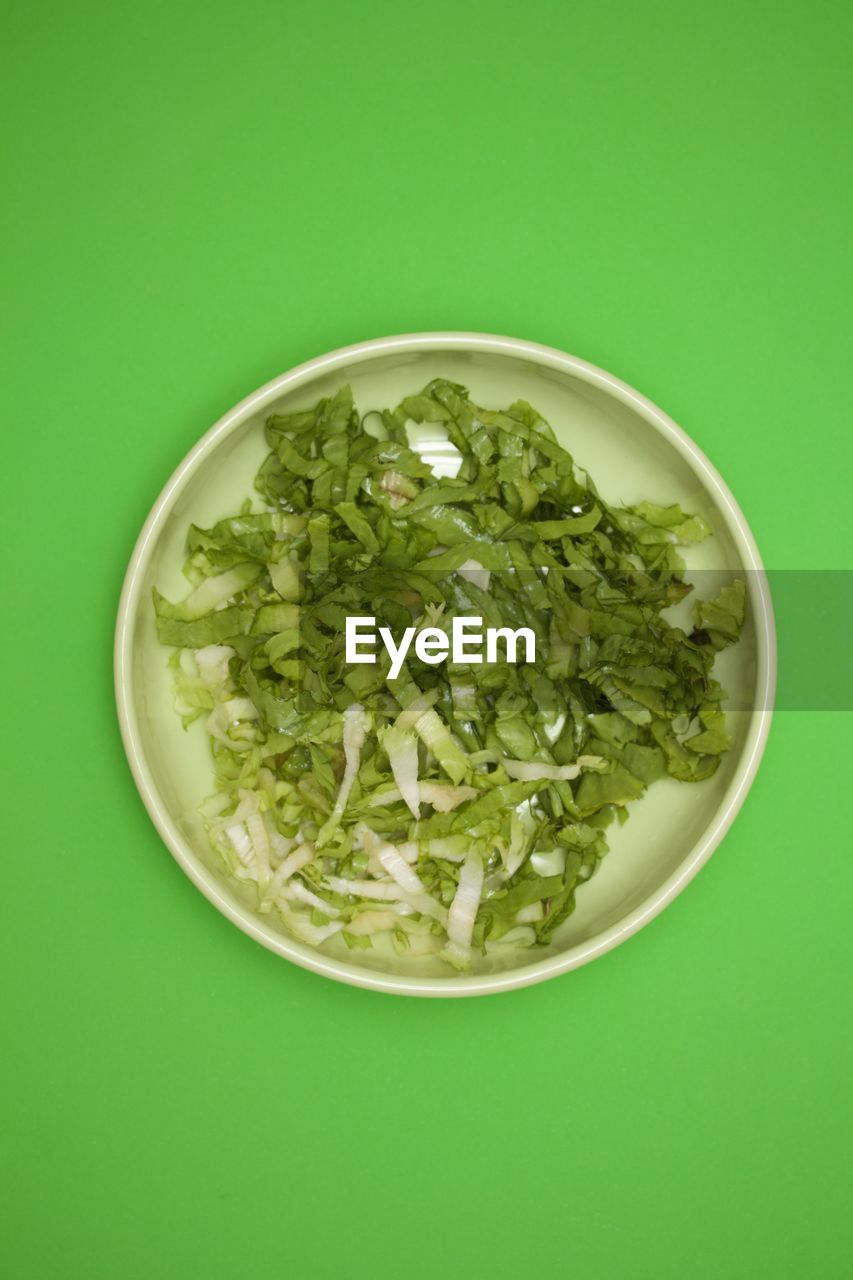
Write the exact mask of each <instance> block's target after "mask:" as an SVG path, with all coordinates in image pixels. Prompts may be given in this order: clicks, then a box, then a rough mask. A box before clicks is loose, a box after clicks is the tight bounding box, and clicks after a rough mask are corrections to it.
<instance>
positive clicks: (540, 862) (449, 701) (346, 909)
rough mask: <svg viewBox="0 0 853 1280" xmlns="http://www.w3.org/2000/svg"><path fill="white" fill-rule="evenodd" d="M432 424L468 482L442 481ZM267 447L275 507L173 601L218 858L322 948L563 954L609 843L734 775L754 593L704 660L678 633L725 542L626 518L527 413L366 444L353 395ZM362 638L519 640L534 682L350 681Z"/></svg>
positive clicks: (459, 396)
mask: <svg viewBox="0 0 853 1280" xmlns="http://www.w3.org/2000/svg"><path fill="white" fill-rule="evenodd" d="M365 423H367V424H368V425H367V426H366V425H365ZM420 423H429V424H438V425H439V426H440V427H441V429H442V430H443V432H444V433H445V434H446V436H447V440H448V442H449V444H448V446H447V448H448V449H451V450H453V451H454V453H455V457H456V458H458V466H456V465H455V462H454V466H453V467H443V468H436V470H435V471H434V470H433V468H432V466H431V465H430V462H429V451H428V450H422V451H420V452H419V450H418V448H417V447H416V445H415V444H414V443H413V441H414V439H415V436H414V434H413V432H412V425H413V424H420ZM368 427H369V429H368ZM266 440H267V443H268V445H269V450H270V451H269V454H268V455H267V457H266V459H265V461H264V462H263V464H262V466H261V468H260V470H259V472H258V475H257V479H256V489H257V496H256V498H255V499H254V500H253V499H247V501H246V502H245V503H244V505H243V508H242V509H241V511H240V512H239V513H237V514H236V515H231V516H228V517H226V518H224V519H222V520H220V521H219V522H218V523H216V524H215V525H214V526H213V527H212V528H210V529H200V528H198V527H197V526H191V528H190V530H189V533H188V537H187V561H186V565H185V573H186V576H187V578H188V580H189V583H190V587H191V589H190V591H189V592H188V594H187V596H186V598H185V599H184V600H183V601H181V602H178V603H170V602H169V601H168V600H166V599H165V598H164V597H163V596H162V595H161V594H160V593H159V592H157V591H155V592H154V609H155V614H156V618H157V626H158V631H159V636H160V639H161V641H162V642H163V644H165V645H171V646H174V647H175V653H174V655H173V658H172V659H171V661H172V665H173V667H174V670H175V686H176V698H175V705H176V709H177V710H178V712H179V714H180V715H181V716H182V718H183V720H184V724H185V725H186V724H189V723H190V722H191V721H192V720H194V719H196V718H198V717H204V723H205V726H206V730H207V733H208V737H209V741H210V749H211V753H212V758H213V766H214V773H215V785H216V793H215V795H214V796H213V797H211V798H210V799H209V800H208V801H206V802H205V805H204V806H203V810H202V812H203V816H204V820H205V822H206V824H207V827H208V830H209V833H210V838H211V841H212V844H213V846H214V848H215V849H216V850H217V851H218V852H219V854H220V855H221V857H222V859H223V861H224V863H225V865H226V867H227V868H228V869H229V871H230V873H231V874H232V875H233V876H234V877H235V878H236V879H238V880H241V881H243V882H244V883H246V884H248V885H250V886H253V887H254V890H255V892H256V893H257V902H258V908H259V910H260V911H261V912H271V911H273V910H275V911H276V912H277V913H278V915H279V916H280V917H281V919H282V921H283V922H284V925H285V926H286V928H288V929H289V930H290V931H291V932H292V933H293V934H294V936H295V937H297V938H299V939H301V940H302V941H305V942H307V943H309V944H311V945H315V946H320V945H322V944H323V943H324V942H325V941H326V939H328V938H330V937H332V935H334V934H340V935H341V937H342V939H343V942H344V943H345V944H346V945H347V946H348V947H351V948H364V947H370V946H372V945H373V942H374V941H375V940H377V939H378V938H385V939H386V940H387V941H388V943H389V944H390V945H392V946H393V947H395V948H396V949H397V950H399V951H401V952H406V953H408V954H413V955H421V954H424V955H425V954H436V955H437V954H440V955H442V956H443V957H444V959H445V960H446V961H447V963H448V972H452V969H453V968H456V969H464V968H466V967H467V966H468V965H469V964H470V962H471V956H472V954H473V953H475V952H477V951H480V952H484V951H489V950H490V949H492V948H493V947H506V946H509V945H513V946H535V945H545V944H547V943H549V942H550V940H551V938H552V937H553V934H554V931H555V929H557V928H558V926H559V925H560V924H561V923H562V921H563V920H565V919H566V917H567V916H568V915H569V914H570V912H571V911H572V910H573V909H574V905H575V894H576V891H577V889H578V887H579V886H580V885H582V884H583V883H584V881H586V880H588V879H589V877H590V876H591V875H592V874H593V873H594V872H595V870H596V868H597V867H598V865H599V863H600V861H601V858H602V857H603V856H604V854H605V853H606V850H607V844H606V828H607V826H608V824H609V823H610V822H611V821H612V820H613V819H614V818H618V819H619V820H620V821H621V820H623V819H624V817H625V816H626V813H627V809H626V806H628V805H629V804H631V802H633V801H635V800H637V799H639V798H640V797H641V796H642V795H643V794H644V792H645V791H646V789H647V787H648V786H650V785H651V784H652V783H653V782H654V781H655V780H656V779H657V778H660V777H663V776H670V777H673V778H676V779H679V780H681V781H685V782H698V781H701V780H702V779H704V778H707V777H710V776H711V774H713V773H714V771H715V770H716V769H717V768H718V766H719V763H720V759H721V756H722V754H723V753H724V752H725V751H726V750H727V749H728V747H729V744H730V738H729V735H728V732H727V730H726V724H725V715H724V712H723V710H722V705H721V704H722V701H723V699H724V696H725V695H724V691H723V690H722V688H721V687H720V685H719V684H718V682H717V681H716V680H715V679H714V678H713V665H714V661H715V658H716V655H717V653H718V652H719V651H720V650H721V649H723V648H725V647H726V646H727V645H730V644H732V643H734V642H735V641H736V640H737V638H738V636H739V635H740V632H741V628H742V626H743V622H744V613H745V606H746V599H745V589H744V584H743V582H741V581H739V580H735V581H733V582H731V583H729V584H727V585H726V586H724V587H723V589H722V590H721V592H720V594H719V595H718V596H717V598H716V599H714V600H709V601H699V602H697V603H696V604H695V605H694V606H693V631H692V632H690V633H689V634H688V633H686V632H685V631H684V630H683V629H681V628H680V627H678V626H675V625H673V624H672V623H671V622H670V621H669V620H668V618H667V616H666V610H667V609H668V608H669V607H670V606H672V605H676V604H678V603H679V602H680V601H681V600H682V599H684V597H685V596H686V595H687V594H688V593H689V592H690V590H691V587H690V585H689V584H688V583H687V582H686V581H685V579H684V572H683V571H684V564H683V561H682V560H681V558H680V555H679V547H681V546H686V545H690V544H692V543H695V542H697V541H699V540H701V539H702V538H704V537H706V536H707V535H708V534H709V533H710V529H709V527H708V525H707V524H706V523H705V521H704V520H703V519H702V517H701V516H698V515H691V514H689V513H686V512H684V511H682V509H681V508H680V507H679V506H678V505H677V504H670V505H668V506H661V505H656V504H654V503H651V502H641V503H638V504H637V505H635V506H629V507H617V506H611V505H609V504H608V503H607V502H605V501H604V499H603V498H602V497H601V495H600V494H599V493H598V491H597V489H596V487H595V485H594V484H593V482H592V480H591V479H590V478H589V476H588V475H586V474H585V473H584V472H583V471H581V470H579V469H578V468H577V467H576V465H575V463H574V460H573V459H572V457H571V455H570V454H569V453H568V452H567V451H566V450H565V449H564V448H562V447H561V446H560V445H559V444H558V442H557V440H556V438H555V436H554V433H553V432H552V430H551V428H550V427H549V426H548V424H547V423H546V422H545V421H544V419H543V418H541V417H540V415H539V414H538V413H537V412H536V410H535V409H533V408H532V407H531V406H530V405H528V404H526V403H525V402H523V401H518V402H516V403H515V404H513V405H511V406H510V407H509V408H508V409H505V410H491V409H485V408H481V407H479V406H477V405H475V404H473V403H472V402H471V400H470V398H469V396H468V393H467V391H466V390H465V388H464V387H461V386H459V385H458V384H455V383H452V382H448V381H446V380H444V379H436V380H434V381H433V382H430V383H429V385H428V386H426V387H425V388H424V389H423V391H422V392H420V393H419V394H418V395H414V396H409V397H406V398H405V399H404V400H403V401H402V403H401V404H400V405H399V406H398V407H397V408H396V409H394V410H393V411H390V410H382V411H381V412H377V411H372V412H371V413H370V414H368V415H366V416H365V418H364V419H363V418H362V417H361V416H360V415H359V413H358V411H357V410H356V408H355V406H354V404H353V400H352V395H351V393H350V390H349V388H348V387H343V388H341V389H340V390H339V391H338V392H337V393H336V394H335V395H333V396H330V397H327V398H324V399H322V400H320V402H319V403H318V404H317V405H316V406H315V407H314V408H313V409H309V410H304V411H300V412H298V413H293V414H286V415H281V414H273V415H272V416H271V417H270V418H269V419H268V420H267V424H266ZM448 470H449V471H452V472H453V474H447V472H448ZM439 472H440V474H439ZM259 508H260V509H259ZM354 616H359V617H372V618H375V619H376V622H377V624H378V626H380V627H385V628H387V629H388V631H389V633H391V634H393V635H400V636H402V635H404V634H405V633H406V632H407V631H408V630H409V629H411V628H415V627H418V628H420V627H437V628H439V629H440V630H442V629H444V630H449V629H450V627H451V624H452V621H453V619H454V618H456V617H471V616H475V617H476V616H479V617H482V619H483V622H484V625H485V626H492V627H495V628H500V627H510V628H512V629H513V630H517V629H519V628H521V627H525V628H529V629H530V630H531V631H532V632H533V634H534V635H535V637H536V652H537V661H536V662H535V663H530V664H527V663H525V662H518V663H517V664H515V663H510V662H504V661H497V662H494V661H484V662H482V663H479V664H476V663H472V664H458V663H454V662H453V661H452V660H448V661H446V662H441V663H439V662H433V663H429V662H426V661H422V660H421V659H420V658H419V657H417V656H416V652H415V650H414V649H409V651H408V652H407V653H406V655H405V659H404V658H403V657H399V658H398V659H396V660H394V661H393V662H392V660H391V658H390V657H389V655H388V653H387V652H386V653H384V654H383V653H382V651H381V650H380V651H378V652H377V661H376V662H375V663H373V664H351V665H348V664H347V663H346V661H345V654H344V626H345V621H346V618H347V617H354Z"/></svg>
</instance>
